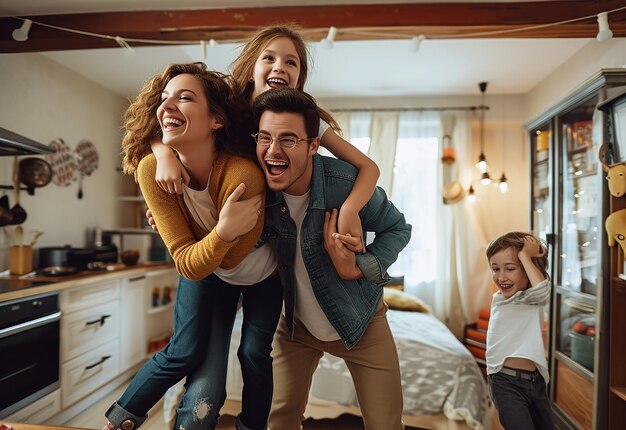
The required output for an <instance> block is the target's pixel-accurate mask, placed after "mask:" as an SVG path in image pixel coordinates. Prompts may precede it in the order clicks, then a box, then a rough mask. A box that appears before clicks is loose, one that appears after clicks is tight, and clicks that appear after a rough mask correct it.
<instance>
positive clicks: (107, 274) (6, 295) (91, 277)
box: [0, 263, 174, 302]
mask: <svg viewBox="0 0 626 430" xmlns="http://www.w3.org/2000/svg"><path fill="white" fill-rule="evenodd" d="M173 267H174V265H173V264H172V263H140V264H137V265H135V266H125V265H123V264H114V265H110V266H108V268H109V269H110V270H101V271H95V272H92V271H88V270H85V271H82V272H78V273H76V274H74V275H69V276H36V277H29V278H28V279H29V280H31V281H47V282H50V283H49V284H45V285H39V286H36V287H29V288H21V289H16V290H14V291H3V292H1V293H0V302H2V301H6V300H12V299H19V298H22V297H29V296H34V295H36V294H44V293H51V292H57V291H62V290H65V289H68V288H73V287H78V286H81V285H85V284H90V283H92V282H100V281H107V280H110V279H116V278H122V277H128V276H133V275H137V276H140V275H141V274H144V273H147V272H149V271H153V270H164V269H170V268H173Z"/></svg>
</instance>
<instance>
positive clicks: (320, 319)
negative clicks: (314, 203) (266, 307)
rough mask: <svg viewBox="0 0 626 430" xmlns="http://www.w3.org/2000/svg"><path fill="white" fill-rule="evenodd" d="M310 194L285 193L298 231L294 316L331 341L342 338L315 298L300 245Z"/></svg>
mask: <svg viewBox="0 0 626 430" xmlns="http://www.w3.org/2000/svg"><path fill="white" fill-rule="evenodd" d="M309 194H310V193H308V192H307V193H306V194H304V195H302V196H291V195H289V194H286V193H283V195H284V196H285V202H287V206H288V207H289V215H291V218H292V219H293V221H294V222H295V223H296V228H297V231H298V234H297V236H296V255H295V261H294V263H295V264H294V271H295V275H296V309H295V312H294V316H295V318H296V319H297V320H298V321H300V322H301V323H302V324H304V326H305V327H306V328H307V330H308V331H309V332H310V333H311V334H312V335H313V336H315V337H316V338H317V339H319V340H321V341H324V342H330V341H334V340H338V339H340V336H339V333H337V331H336V330H335V328H334V327H333V326H332V324H331V323H330V321H328V318H326V314H325V313H324V311H323V310H322V308H321V307H320V305H319V303H318V301H317V299H316V298H315V293H313V286H312V285H311V279H310V278H309V273H308V272H307V270H306V266H305V265H304V260H303V259H302V249H301V246H300V230H301V226H302V220H303V219H304V216H305V215H306V210H307V208H308V207H309Z"/></svg>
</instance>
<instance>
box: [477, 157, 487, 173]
mask: <svg viewBox="0 0 626 430" xmlns="http://www.w3.org/2000/svg"><path fill="white" fill-rule="evenodd" d="M476 168H477V169H478V170H479V171H480V173H485V172H486V171H487V159H486V158H485V154H483V153H482V152H481V153H480V155H479V156H478V163H476Z"/></svg>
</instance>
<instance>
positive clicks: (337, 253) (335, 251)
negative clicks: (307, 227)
mask: <svg viewBox="0 0 626 430" xmlns="http://www.w3.org/2000/svg"><path fill="white" fill-rule="evenodd" d="M337 236H340V235H338V233H337V209H333V211H332V213H328V212H326V213H325V214H324V249H325V250H326V252H327V253H328V256H329V257H330V259H331V261H332V262H333V266H335V270H336V271H337V274H338V275H339V277H340V278H341V279H345V280H354V279H359V278H361V277H363V272H361V269H359V266H357V264H356V255H355V253H354V251H351V250H350V249H348V247H347V246H346V245H345V244H344V243H343V241H342V240H341V239H339V238H338V237H337ZM345 239H347V240H348V241H349V242H352V244H353V245H354V243H356V241H359V242H360V239H359V238H353V237H349V236H348V237H345Z"/></svg>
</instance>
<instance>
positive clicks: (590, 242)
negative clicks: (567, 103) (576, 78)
mask: <svg viewBox="0 0 626 430" xmlns="http://www.w3.org/2000/svg"><path fill="white" fill-rule="evenodd" d="M597 102H598V99H597V97H594V98H592V99H589V100H587V101H586V102H585V103H581V104H580V105H579V106H578V107H576V108H574V109H573V110H571V111H569V112H568V113H566V114H564V115H562V116H561V117H560V118H559V123H558V127H559V133H560V146H561V154H562V155H561V162H562V165H561V176H562V181H561V189H560V190H559V191H560V193H559V195H560V197H561V198H560V199H559V201H560V210H559V218H560V222H559V229H560V234H559V246H558V249H559V256H558V258H557V280H556V281H557V282H556V285H557V294H556V313H557V320H558V322H559V327H558V336H557V338H556V345H555V346H556V350H557V352H559V353H561V354H563V355H565V356H567V357H569V358H570V359H571V360H573V361H574V362H575V363H577V364H579V365H580V366H582V367H583V368H585V369H587V370H588V371H591V372H593V364H594V363H593V356H594V349H595V345H594V342H595V327H596V293H597V289H598V282H599V277H598V275H599V266H600V258H601V244H602V236H601V235H602V234H603V229H602V198H601V195H600V192H601V191H600V190H601V189H602V182H601V181H602V178H601V170H600V169H599V165H598V157H597V154H598V150H599V143H598V139H594V135H593V134H594V124H593V116H594V112H595V106H596V104H597Z"/></svg>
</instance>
